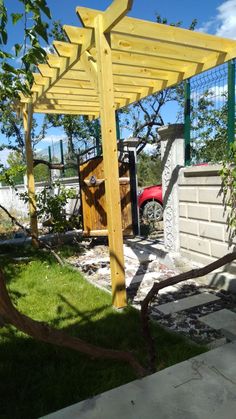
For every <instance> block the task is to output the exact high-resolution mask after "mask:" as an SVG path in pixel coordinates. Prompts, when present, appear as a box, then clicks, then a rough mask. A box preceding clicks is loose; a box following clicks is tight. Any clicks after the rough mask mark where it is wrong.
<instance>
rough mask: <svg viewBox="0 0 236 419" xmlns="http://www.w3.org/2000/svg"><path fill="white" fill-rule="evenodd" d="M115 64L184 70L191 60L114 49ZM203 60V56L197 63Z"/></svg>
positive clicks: (113, 59) (113, 60)
mask: <svg viewBox="0 0 236 419" xmlns="http://www.w3.org/2000/svg"><path fill="white" fill-rule="evenodd" d="M112 62H113V64H120V65H122V66H134V67H140V68H142V67H143V68H153V69H160V70H161V69H164V70H167V71H168V70H173V67H174V69H175V71H179V72H183V71H185V70H186V68H187V66H188V63H189V60H188V61H187V60H177V59H171V58H163V57H158V56H155V57H154V56H151V55H146V54H135V53H134V52H126V51H112ZM200 62H202V58H201V59H200V58H199V60H198V61H196V65H197V63H200Z"/></svg>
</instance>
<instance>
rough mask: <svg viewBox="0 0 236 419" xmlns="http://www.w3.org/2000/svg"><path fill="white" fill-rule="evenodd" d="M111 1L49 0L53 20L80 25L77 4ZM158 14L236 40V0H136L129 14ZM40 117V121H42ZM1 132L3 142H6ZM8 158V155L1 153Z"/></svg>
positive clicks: (12, 7) (15, 38)
mask: <svg viewBox="0 0 236 419" xmlns="http://www.w3.org/2000/svg"><path fill="white" fill-rule="evenodd" d="M5 3H6V5H7V7H8V8H9V12H12V11H14V12H16V11H18V10H19V2H18V0H5ZM110 3H111V0H99V1H98V0H66V1H65V0H48V5H49V7H50V9H51V13H52V18H53V20H61V22H62V23H63V24H68V25H78V24H79V19H78V17H77V15H76V13H75V9H76V6H84V7H89V8H93V9H100V10H105V9H106V8H107V7H108V6H109V4H110ZM156 14H160V15H161V16H162V17H166V18H167V19H168V22H170V23H172V22H177V21H179V20H180V21H182V22H183V27H188V26H189V25H190V23H191V21H192V20H193V19H197V21H198V25H197V27H198V29H199V30H201V31H203V32H208V33H212V34H216V35H219V36H223V37H230V38H234V39H236V0H225V1H223V0H177V1H176V0H165V1H163V0H157V1H155V0H145V1H144V0H134V1H133V7H132V10H131V11H130V13H129V15H130V16H132V17H137V18H141V19H146V20H153V21H155V16H156ZM20 30H21V28H20V26H19V27H18V26H17V27H15V30H14V31H13V30H11V33H10V43H11V44H14V43H15V42H19V35H20ZM171 110H172V109H171V108H169V109H166V118H167V122H171V120H170V112H171ZM40 119H42V118H39V122H40ZM59 137H61V132H60V131H59V130H58V129H57V130H55V129H54V130H51V131H50V133H49V135H48V137H47V138H46V141H45V142H44V143H43V144H42V145H41V146H40V147H42V148H44V147H46V146H47V145H48V144H50V142H51V140H54V141H55V140H57V139H58V138H59ZM3 140H4V139H3V137H1V134H0V143H1V142H2V141H3ZM0 158H2V159H3V160H4V155H3V154H2V155H0Z"/></svg>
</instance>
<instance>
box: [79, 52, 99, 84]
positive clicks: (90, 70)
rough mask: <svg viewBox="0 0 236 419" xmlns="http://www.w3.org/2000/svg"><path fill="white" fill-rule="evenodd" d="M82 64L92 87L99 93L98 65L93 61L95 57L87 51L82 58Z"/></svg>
mask: <svg viewBox="0 0 236 419" xmlns="http://www.w3.org/2000/svg"><path fill="white" fill-rule="evenodd" d="M80 63H81V64H82V66H83V68H84V70H85V72H86V74H87V77H88V79H89V80H90V82H91V85H92V87H93V88H94V89H95V90H96V91H97V88H98V87H97V84H98V81H97V79H98V74H97V64H96V62H94V61H93V57H92V56H91V54H89V52H88V51H85V52H84V53H83V54H82V55H81V57H80Z"/></svg>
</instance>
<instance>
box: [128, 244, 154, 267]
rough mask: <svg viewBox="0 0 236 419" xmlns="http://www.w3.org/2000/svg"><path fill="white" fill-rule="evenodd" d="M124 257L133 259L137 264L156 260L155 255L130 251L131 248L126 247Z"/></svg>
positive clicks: (140, 251)
mask: <svg viewBox="0 0 236 419" xmlns="http://www.w3.org/2000/svg"><path fill="white" fill-rule="evenodd" d="M124 256H125V258H130V259H134V260H136V261H138V262H139V263H149V262H151V261H153V260H155V259H156V258H157V256H156V255H154V254H152V253H150V252H149V251H145V250H140V249H131V247H128V246H124Z"/></svg>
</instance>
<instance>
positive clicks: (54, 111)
mask: <svg viewBox="0 0 236 419" xmlns="http://www.w3.org/2000/svg"><path fill="white" fill-rule="evenodd" d="M34 113H40V114H49V115H50V114H51V115H85V116H89V115H91V116H94V117H95V118H98V117H99V113H98V112H96V113H95V112H93V111H86V110H83V111H78V110H76V111H75V110H72V109H70V110H67V109H64V110H63V112H62V110H61V109H43V108H37V107H36V108H35V109H34Z"/></svg>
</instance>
